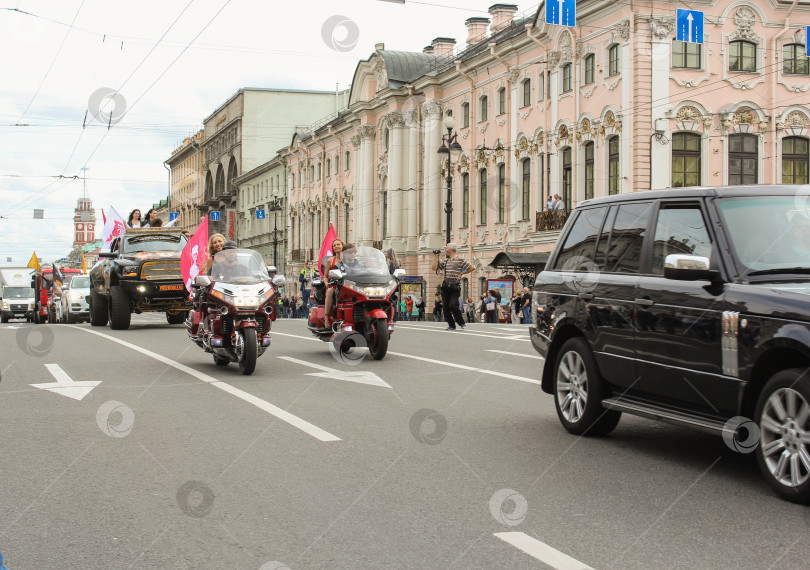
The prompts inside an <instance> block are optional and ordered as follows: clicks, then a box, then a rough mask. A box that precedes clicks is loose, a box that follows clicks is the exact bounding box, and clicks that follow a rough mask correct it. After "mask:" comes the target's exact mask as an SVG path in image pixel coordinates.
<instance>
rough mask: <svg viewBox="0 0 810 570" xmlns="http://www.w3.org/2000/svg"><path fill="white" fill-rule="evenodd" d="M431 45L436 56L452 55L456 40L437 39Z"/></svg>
mask: <svg viewBox="0 0 810 570" xmlns="http://www.w3.org/2000/svg"><path fill="white" fill-rule="evenodd" d="M430 45H431V46H432V47H433V53H434V54H435V55H450V54H451V53H453V46H454V45H456V40H455V39H453V38H436V39H434V40H433V41H432V42H430Z"/></svg>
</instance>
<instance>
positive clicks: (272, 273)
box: [267, 265, 278, 275]
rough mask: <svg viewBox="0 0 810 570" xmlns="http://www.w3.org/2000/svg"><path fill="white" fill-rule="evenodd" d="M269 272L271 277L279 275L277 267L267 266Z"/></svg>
mask: <svg viewBox="0 0 810 570" xmlns="http://www.w3.org/2000/svg"><path fill="white" fill-rule="evenodd" d="M267 272H268V273H269V274H270V275H275V274H276V273H278V269H276V266H275V265H268V266H267Z"/></svg>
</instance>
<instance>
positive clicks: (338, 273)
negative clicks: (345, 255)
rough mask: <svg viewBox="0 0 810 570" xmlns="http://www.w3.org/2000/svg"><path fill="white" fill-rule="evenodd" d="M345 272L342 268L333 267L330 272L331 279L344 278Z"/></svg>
mask: <svg viewBox="0 0 810 570" xmlns="http://www.w3.org/2000/svg"><path fill="white" fill-rule="evenodd" d="M344 275H345V273H343V272H342V271H341V270H340V269H332V270H331V271H330V272H329V279H343V277H344Z"/></svg>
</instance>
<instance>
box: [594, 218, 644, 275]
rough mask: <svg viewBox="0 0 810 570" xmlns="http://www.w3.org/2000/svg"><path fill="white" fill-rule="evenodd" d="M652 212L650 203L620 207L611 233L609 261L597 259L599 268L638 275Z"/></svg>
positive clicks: (607, 255)
mask: <svg viewBox="0 0 810 570" xmlns="http://www.w3.org/2000/svg"><path fill="white" fill-rule="evenodd" d="M651 210H652V204H651V203H650V202H643V203H633V204H622V205H621V206H619V209H618V211H617V212H616V219H615V221H614V222H613V230H612V231H611V232H610V241H609V242H608V246H607V250H606V257H607V259H605V260H601V259H597V260H596V264H597V266H599V267H604V268H605V271H607V272H609V273H638V272H639V271H640V270H641V248H642V246H643V245H644V236H645V234H646V233H647V222H648V221H649V219H650V211H651ZM601 249H602V248H601V247H600V250H601Z"/></svg>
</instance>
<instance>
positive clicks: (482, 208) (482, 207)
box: [478, 169, 487, 224]
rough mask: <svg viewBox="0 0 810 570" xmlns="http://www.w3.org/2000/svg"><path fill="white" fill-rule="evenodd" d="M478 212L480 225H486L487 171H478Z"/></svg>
mask: <svg viewBox="0 0 810 570" xmlns="http://www.w3.org/2000/svg"><path fill="white" fill-rule="evenodd" d="M478 211H479V214H478V215H479V220H480V223H482V224H486V223H487V171H486V169H481V170H479V171H478Z"/></svg>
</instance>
